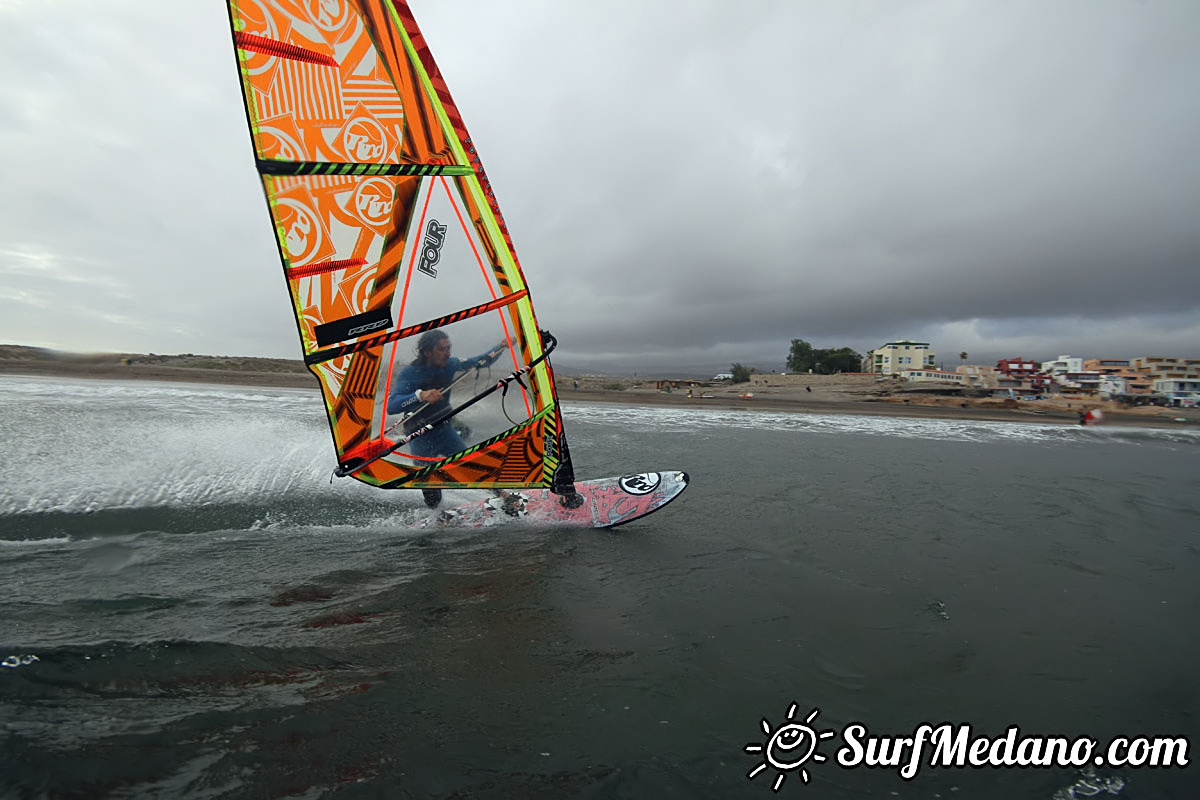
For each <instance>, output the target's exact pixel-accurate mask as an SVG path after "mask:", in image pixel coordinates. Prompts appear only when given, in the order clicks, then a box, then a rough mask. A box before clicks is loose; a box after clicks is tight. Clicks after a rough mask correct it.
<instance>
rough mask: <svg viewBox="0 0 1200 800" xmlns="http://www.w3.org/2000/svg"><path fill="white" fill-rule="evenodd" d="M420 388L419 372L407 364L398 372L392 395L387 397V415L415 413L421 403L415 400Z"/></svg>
mask: <svg viewBox="0 0 1200 800" xmlns="http://www.w3.org/2000/svg"><path fill="white" fill-rule="evenodd" d="M420 387H421V371H420V370H419V369H418V368H417V367H414V366H413V365H412V364H409V365H408V366H407V367H405V368H404V369H402V370H400V374H399V375H398V376H397V377H396V383H395V384H394V388H393V389H392V393H391V394H390V395H388V402H387V413H389V414H402V413H405V414H406V413H408V412H410V411H416V410H417V408H419V407H420V405H421V401H420V400H418V399H417V390H418V389H419V388H420Z"/></svg>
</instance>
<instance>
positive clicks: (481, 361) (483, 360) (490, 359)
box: [459, 342, 505, 369]
mask: <svg viewBox="0 0 1200 800" xmlns="http://www.w3.org/2000/svg"><path fill="white" fill-rule="evenodd" d="M504 348H505V345H504V343H503V342H502V343H500V344H498V345H496V346H495V347H493V348H492V349H491V350H488V351H487V352H486V353H480V354H479V355H477V356H475V357H474V358H468V359H467V360H466V361H465V362H463V363H465V364H466V365H467V367H466V368H468V369H469V368H472V367H476V366H479V367H490V366H491V365H492V364H495V363H496V359H498V358H500V356H501V355H503V354H504ZM459 369H463V368H462V367H460V368H459Z"/></svg>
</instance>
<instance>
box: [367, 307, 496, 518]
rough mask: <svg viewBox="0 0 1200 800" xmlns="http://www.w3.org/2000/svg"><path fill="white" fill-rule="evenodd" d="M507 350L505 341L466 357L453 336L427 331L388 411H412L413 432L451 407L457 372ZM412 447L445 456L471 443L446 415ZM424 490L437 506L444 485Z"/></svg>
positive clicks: (408, 425)
mask: <svg viewBox="0 0 1200 800" xmlns="http://www.w3.org/2000/svg"><path fill="white" fill-rule="evenodd" d="M503 352H504V345H503V344H500V345H497V346H496V347H493V348H492V349H491V350H489V351H487V352H486V353H483V354H482V355H478V356H475V357H474V358H469V359H466V360H465V361H464V360H462V359H459V358H455V357H454V356H452V355H450V337H449V336H447V335H446V334H445V333H443V332H442V331H441V330H438V329H434V330H431V331H426V332H425V333H423V334H421V336H420V338H419V339H417V357H416V358H415V359H413V360H412V362H411V363H409V364H408V365H407V366H405V367H404V369H402V370H400V374H399V375H398V376H397V378H396V381H395V384H394V388H393V390H392V393H391V394H390V395H389V396H388V402H387V411H388V413H389V414H412V416H410V417H409V418H408V419H406V420H405V421H404V432H405V433H406V434H407V433H412V432H413V431H415V430H417V429H418V428H420V427H421V426H422V425H425V424H427V423H429V422H431V421H432V420H434V419H437V418H438V417H439V416H441V415H442V414H443V413H445V412H446V411H449V410H450V387H451V384H453V383H454V376H455V375H457V374H458V373H459V372H462V371H464V370H468V369H475V368H476V367H487V366H490V365H491V364H492V363H494V362H495V361H496V359H497V358H499V357H500V354H501V353H503ZM414 412H415V413H414ZM411 447H412V452H413V454H414V455H418V456H421V457H424V458H441V457H445V456H450V455H453V454H455V453H459V452H462V451H463V450H466V449H467V443H466V442H464V441H463V438H462V436H460V435H459V433H458V431H456V430H455V429H454V426H452V425H451V424H450V420H449V419H445V420H443V421H442V422H440V423H438V424H437V425H436V426H434V428H433V430H431V431H428V432H426V433H424V434H422V435H421V436H418V437H417V438H415V439H413V440H412V443H411ZM421 494H422V495H423V496H424V498H425V505H427V506H429V507H430V508H437V506H438V504H439V503H440V502H441V501H442V490H441V489H422V490H421Z"/></svg>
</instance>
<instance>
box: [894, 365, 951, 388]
mask: <svg viewBox="0 0 1200 800" xmlns="http://www.w3.org/2000/svg"><path fill="white" fill-rule="evenodd" d="M900 377H901V378H904V380H906V381H915V382H917V383H954V384H958V385H959V386H961V385H962V384H963V382H964V379H965V377H966V376H964V375H963V374H962V373H960V372H943V371H942V370H940V369H902V370H900Z"/></svg>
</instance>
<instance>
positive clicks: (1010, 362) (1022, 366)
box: [996, 358, 1051, 394]
mask: <svg viewBox="0 0 1200 800" xmlns="http://www.w3.org/2000/svg"><path fill="white" fill-rule="evenodd" d="M1039 367H1040V365H1039V364H1037V363H1036V362H1034V361H1030V360H1029V359H1028V358H1002V359H1000V360H999V361H997V362H996V372H997V373H998V375H997V377H999V375H1003V376H1004V378H1000V386H1001V387H1002V388H1004V387H1005V386H1006V384H1008V386H1009V387H1011V386H1012V384H1011V383H1010V382H1011V381H1015V382H1016V385H1017V386H1021V387H1023V388H1026V389H1028V391H1029V392H1030V393H1032V394H1041V393H1043V392H1045V391H1046V388H1047V387H1048V386H1050V384H1051V380H1050V376H1049V375H1045V374H1043V373H1042V371H1041V369H1040V368H1039ZM1006 378H1007V379H1008V380H1007V381H1006V380H1005V379H1006Z"/></svg>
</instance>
